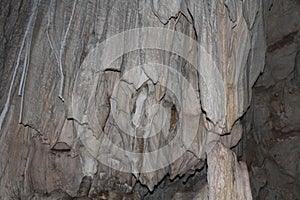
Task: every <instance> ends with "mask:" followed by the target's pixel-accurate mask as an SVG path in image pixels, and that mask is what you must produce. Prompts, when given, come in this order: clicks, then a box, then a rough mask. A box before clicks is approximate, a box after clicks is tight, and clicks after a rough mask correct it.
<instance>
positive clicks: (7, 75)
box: [0, 0, 269, 199]
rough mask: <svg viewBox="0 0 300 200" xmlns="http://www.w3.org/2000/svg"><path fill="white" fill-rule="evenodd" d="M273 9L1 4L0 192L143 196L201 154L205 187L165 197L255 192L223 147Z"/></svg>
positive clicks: (235, 126) (234, 129)
mask: <svg viewBox="0 0 300 200" xmlns="http://www.w3.org/2000/svg"><path fill="white" fill-rule="evenodd" d="M268 9H269V4H268V1H263V0H256V1H253V0H244V1H239V0H225V1H224V0H222V1H219V0H211V1H185V0H176V1H173V0H164V1H158V0H152V1H146V0H132V1H127V0H116V1H111V0H107V1H105V0H103V1H102V0H99V1H98V0H95V1H81V0H72V1H71V0H69V1H60V0H49V1H48V0H33V1H20V0H3V1H1V12H0V13H1V27H2V29H1V31H0V34H1V43H0V44H1V54H0V55H1V60H0V62H1V63H0V64H1V68H0V70H1V71H0V73H1V82H0V88H1V98H0V105H1V107H0V108H1V115H0V127H1V131H0V144H1V145H0V150H1V160H0V194H1V198H3V199H9V198H23V199H58V198H65V199H68V198H75V197H76V198H95V199H141V198H149V199H151V198H154V197H155V195H157V196H160V197H161V194H155V191H159V189H155V188H158V187H162V188H164V187H165V186H162V185H161V184H163V183H166V184H168V185H171V184H170V183H169V182H168V181H167V180H164V178H165V177H167V178H168V179H171V180H174V179H178V177H179V178H181V177H185V178H186V179H187V181H188V180H189V175H190V174H191V175H193V174H194V173H195V171H197V170H198V171H201V169H202V170H204V169H206V167H205V166H204V165H205V162H206V157H207V159H208V160H207V163H208V170H207V173H208V174H207V177H208V183H206V181H205V173H206V172H202V173H204V178H203V176H200V177H201V180H204V181H202V182H201V184H198V185H197V186H195V187H192V186H191V187H189V189H188V190H189V191H190V192H188V193H187V191H182V192H179V191H178V190H177V189H176V187H172V186H170V187H169V186H166V187H169V188H170V194H171V195H169V196H166V197H167V198H174V199H184V197H186V195H187V194H188V195H189V196H190V197H189V198H191V199H192V198H195V199H197V198H200V199H202V198H203V199H207V198H208V199H251V198H252V197H251V192H250V188H249V184H248V172H247V170H246V168H245V165H244V164H240V163H238V161H237V159H236V156H235V154H234V153H233V152H232V151H231V150H229V148H231V147H233V146H235V145H236V144H237V143H238V141H239V140H240V138H241V135H242V131H243V125H242V124H241V123H240V118H241V117H242V116H243V115H244V113H245V112H246V110H247V108H248V107H249V105H250V100H251V96H252V87H253V85H254V83H255V81H256V79H257V77H258V75H259V74H260V73H261V72H262V70H263V68H264V65H265V50H266V41H265V31H266V25H265V23H266V13H267V10H268ZM149 27H152V28H149ZM124 31H125V32H124ZM126 31H127V32H126ZM215 144H217V145H215ZM164 147H166V148H164ZM156 150H159V151H156ZM223 154H224V155H223ZM207 155H208V156H207ZM219 161H220V163H219ZM221 163H224V165H223V164H221ZM198 176H199V175H197V176H196V177H198ZM214 177H220V179H216V178H214ZM195 179H196V180H197V178H195ZM190 180H192V179H190ZM240 183H241V184H242V185H241V184H240ZM220 186H224V187H225V186H226V188H227V189H226V191H223V190H222V189H220V188H219V187H220ZM227 186H228V187H227ZM153 190H154V192H153ZM224 195H225V196H224Z"/></svg>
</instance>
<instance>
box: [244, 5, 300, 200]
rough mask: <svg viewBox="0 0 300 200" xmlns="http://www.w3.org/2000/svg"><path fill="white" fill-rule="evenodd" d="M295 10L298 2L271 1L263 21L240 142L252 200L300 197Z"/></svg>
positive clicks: (298, 26) (299, 93)
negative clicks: (260, 68)
mask: <svg viewBox="0 0 300 200" xmlns="http://www.w3.org/2000/svg"><path fill="white" fill-rule="evenodd" d="M299 9H300V3H299V1H281V0H279V1H274V2H273V4H272V7H271V8H270V12H269V16H268V22H269V23H268V31H267V36H268V37H267V38H268V41H267V43H268V48H267V54H266V67H265V71H264V73H263V74H262V76H261V77H260V78H259V79H258V81H257V83H256V84H255V87H254V90H253V91H254V93H253V96H254V98H253V102H252V105H251V108H250V110H249V112H248V113H247V117H246V118H247V120H246V121H248V123H249V124H252V126H248V130H247V131H246V132H248V134H247V136H245V137H244V138H245V139H244V140H243V143H244V153H243V159H244V160H245V161H246V162H247V165H248V166H249V170H250V182H251V186H252V187H251V188H252V194H253V197H254V198H255V199H288V200H289V199H299V197H300V193H299V188H300V179H299V174H300V168H299V161H300V157H299V155H300V154H299V152H300V145H299V132H300V115H299V114H300V103H299V102H300V87H299V86H300V84H299V49H300V45H299V44H300V37H299V33H300V32H299V30H300V21H299V19H300V12H299ZM250 122H252V123H250Z"/></svg>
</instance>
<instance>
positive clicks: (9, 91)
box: [0, 0, 39, 130]
mask: <svg viewBox="0 0 300 200" xmlns="http://www.w3.org/2000/svg"><path fill="white" fill-rule="evenodd" d="M38 5H39V0H35V1H34V3H33V7H32V12H31V13H32V14H31V15H30V18H29V21H28V24H27V26H26V30H25V33H24V37H23V40H22V43H21V46H20V50H19V54H18V57H17V63H16V65H15V67H14V71H13V74H12V79H11V83H10V87H9V90H8V94H7V99H6V102H5V105H4V108H3V110H2V112H1V115H0V130H1V128H2V123H3V121H4V118H5V116H6V113H7V111H8V107H9V104H10V98H11V93H12V89H13V85H14V82H15V78H16V75H17V72H18V68H19V65H20V60H21V56H22V52H23V49H24V46H25V41H26V40H27V39H28V35H29V34H30V32H31V31H32V30H31V28H32V22H33V21H35V16H36V13H37V9H38ZM27 59H28V58H27ZM27 59H26V65H27V64H28V60H27ZM24 67H25V65H24ZM25 72H26V70H25V71H24V70H23V74H22V77H25V75H26V74H25ZM23 80H24V79H23ZM22 84H23V83H22Z"/></svg>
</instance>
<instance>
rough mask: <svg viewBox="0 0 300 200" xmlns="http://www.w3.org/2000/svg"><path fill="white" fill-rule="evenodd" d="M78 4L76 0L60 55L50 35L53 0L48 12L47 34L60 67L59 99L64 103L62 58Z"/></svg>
mask: <svg viewBox="0 0 300 200" xmlns="http://www.w3.org/2000/svg"><path fill="white" fill-rule="evenodd" d="M76 4H77V0H75V1H74V2H73V7H72V14H71V16H70V19H69V22H68V25H67V29H66V32H65V33H64V36H63V40H62V41H60V42H61V44H60V49H59V53H58V50H57V49H56V48H55V47H54V45H53V42H52V40H51V37H50V34H49V29H50V24H51V20H52V16H51V13H52V12H51V9H52V7H53V5H54V4H53V0H51V2H50V7H49V10H48V22H47V31H46V34H47V38H48V42H49V44H50V47H51V50H52V52H53V54H54V56H55V59H56V62H57V65H58V69H59V74H60V86H59V94H58V97H59V98H60V99H61V100H62V102H64V101H65V99H64V98H63V87H64V73H63V64H62V56H63V53H64V50H65V46H66V41H67V37H68V33H69V30H70V27H71V24H72V21H73V17H74V13H75V8H76Z"/></svg>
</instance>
